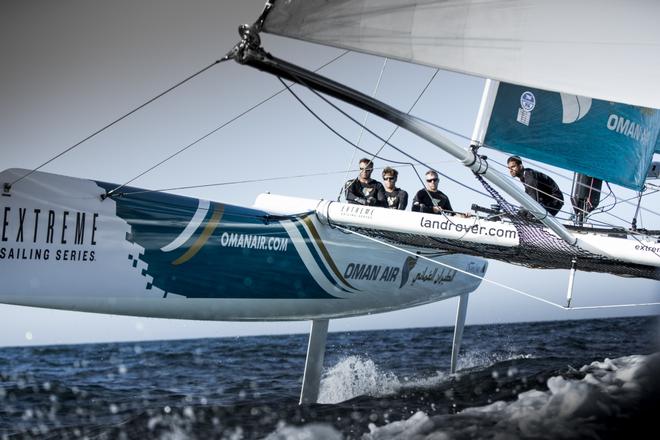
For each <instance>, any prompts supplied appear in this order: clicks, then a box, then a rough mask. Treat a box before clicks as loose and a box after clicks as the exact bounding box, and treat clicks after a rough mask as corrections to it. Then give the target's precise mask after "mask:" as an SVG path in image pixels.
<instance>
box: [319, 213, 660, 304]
mask: <svg viewBox="0 0 660 440" xmlns="http://www.w3.org/2000/svg"><path fill="white" fill-rule="evenodd" d="M332 227H335V228H337V229H340V230H342V231H344V232H346V233H350V234H355V235H357V236H360V237H362V238H365V239H367V240H371V241H374V242H376V243H379V244H382V245H384V246H387V247H390V248H392V249H395V250H397V251H400V252H403V253H405V254H409V255H412V256H414V257H417V258H421V259H423V260H426V261H429V262H431V263H434V264H438V265H440V266H444V267H447V268H449V269H452V270H455V271H457V272H460V273H462V274H464V275H467V276H470V277H472V278H477V279H479V280H481V281H484V282H486V283H489V284H493V285H495V286H498V287H501V288H503V289H506V290H509V291H511V292H514V293H517V294H519V295H523V296H526V297H528V298H531V299H533V300H535V301H539V302H542V303H545V304H547V305H550V306H553V307H557V308H559V309H562V310H569V311H570V310H584V309H601V308H620V307H639V306H656V305H660V302H652V303H631V304H612V305H599V306H582V307H566V306H563V305H561V304H557V303H554V302H552V301H549V300H547V299H544V298H540V297H538V296H536V295H532V294H531V293H528V292H525V291H522V290H520V289H516V288H515V287H511V286H507V285H506V284H502V283H500V282H498V281H494V280H491V279H488V278H486V277H482V276H479V275H477V274H473V273H471V272H468V271H466V270H463V269H460V268H458V267H455V266H452V265H450V264H447V263H443V262H442V261H437V260H434V259H432V258H429V257H426V256H424V255H421V254H418V253H416V252H412V251H409V250H407V249H403V248H401V247H399V246H396V245H393V244H390V243H387V242H386V241H383V240H379V239H377V238H374V237H370V236H368V235H365V234H362V233H360V232H357V231H353V230H351V229H348V228H345V227H343V226H339V225H336V224H333V225H332Z"/></svg>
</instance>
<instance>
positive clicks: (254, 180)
mask: <svg viewBox="0 0 660 440" xmlns="http://www.w3.org/2000/svg"><path fill="white" fill-rule="evenodd" d="M349 171H355V170H349ZM344 172H345V171H344V170H341V171H328V172H323V173H311V174H297V175H292V176H276V177H265V178H259V179H246V180H233V181H228V182H217V183H205V184H202V185H188V186H177V187H172V188H161V189H145V190H138V191H128V192H122V193H121V195H122V196H124V195H127V196H128V195H133V194H145V193H151V192H164V191H178V190H183V189H193V188H206V187H211V186H227V185H239V184H244V183H259V182H272V181H276V180H289V179H299V178H305V177H319V176H330V175H336V174H342V173H344Z"/></svg>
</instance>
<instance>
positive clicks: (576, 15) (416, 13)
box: [263, 0, 660, 108]
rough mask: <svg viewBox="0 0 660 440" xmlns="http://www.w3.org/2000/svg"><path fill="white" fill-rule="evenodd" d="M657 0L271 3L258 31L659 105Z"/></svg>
mask: <svg viewBox="0 0 660 440" xmlns="http://www.w3.org/2000/svg"><path fill="white" fill-rule="evenodd" d="M658 16H660V2H657V1H655V0H640V1H637V2H634V3H630V2H626V1H621V0H619V1H617V0H611V1H607V2H602V1H599V0H585V1H580V2H573V1H569V0H561V1H554V2H547V1H542V0H489V1H483V0H465V1H438V0H422V1H419V0H414V1H413V0H333V1H328V0H288V1H275V5H274V7H273V9H272V11H271V12H270V13H269V15H268V17H267V18H266V21H265V23H264V28H263V29H264V30H265V31H267V32H270V33H274V34H279V35H284V36H287V37H292V38H297V39H301V40H305V41H311V42H316V43H321V44H326V45H331V46H336V47H342V48H346V49H352V50H356V51H360V52H366V53H372V54H377V55H382V56H387V57H391V58H397V59H401V60H406V61H411V62H414V63H417V64H426V65H431V66H436V67H440V68H443V69H447V70H453V71H457V72H463V73H468V74H472V75H477V76H480V77H484V78H491V79H496V80H500V81H505V82H509V83H513V84H522V85H526V86H530V87H536V88H540V89H544V90H554V91H562V92H565V93H570V94H574V95H580V96H590V97H594V98H597V99H603V100H607V101H615V102H622V103H627V104H633V105H639V106H644V107H652V108H658V107H659V106H660V88H658V87H657V81H658V78H660V58H659V57H658V56H657V54H658V51H659V50H660V28H659V27H658V26H657V23H656V21H657V17H658Z"/></svg>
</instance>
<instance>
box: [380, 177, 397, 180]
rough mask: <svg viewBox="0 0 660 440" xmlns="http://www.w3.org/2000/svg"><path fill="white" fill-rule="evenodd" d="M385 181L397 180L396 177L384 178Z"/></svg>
mask: <svg viewBox="0 0 660 440" xmlns="http://www.w3.org/2000/svg"><path fill="white" fill-rule="evenodd" d="M383 180H396V177H383Z"/></svg>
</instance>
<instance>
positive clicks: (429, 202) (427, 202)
mask: <svg viewBox="0 0 660 440" xmlns="http://www.w3.org/2000/svg"><path fill="white" fill-rule="evenodd" d="M425 176H426V188H424V189H420V190H419V191H417V194H415V198H414V199H413V204H412V210H413V211H416V212H427V213H430V214H442V213H443V212H444V211H449V212H448V213H449V214H450V215H453V209H452V207H451V203H450V202H449V197H447V195H446V194H445V193H443V192H442V191H439V190H438V173H436V172H435V171H433V170H428V171H427V172H426V175H425Z"/></svg>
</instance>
